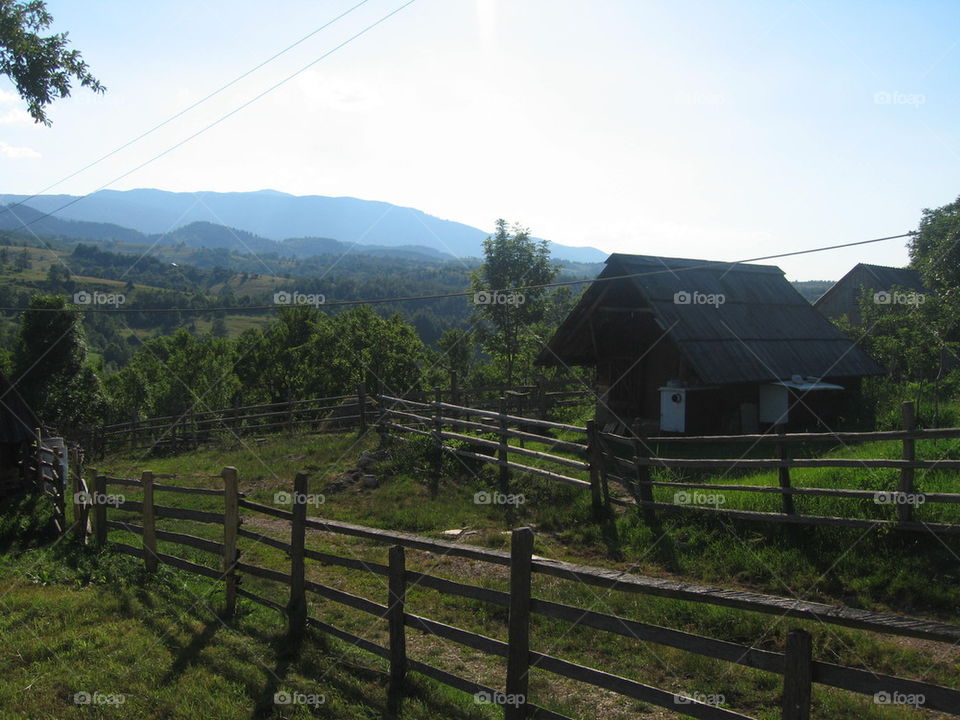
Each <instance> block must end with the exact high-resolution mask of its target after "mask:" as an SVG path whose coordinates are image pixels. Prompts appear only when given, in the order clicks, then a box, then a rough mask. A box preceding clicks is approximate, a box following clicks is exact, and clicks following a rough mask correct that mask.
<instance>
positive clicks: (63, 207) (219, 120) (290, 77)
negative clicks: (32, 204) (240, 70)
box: [0, 0, 416, 240]
mask: <svg viewBox="0 0 960 720" xmlns="http://www.w3.org/2000/svg"><path fill="white" fill-rule="evenodd" d="M415 2H416V0H407V2H405V3H404V4H403V5H400V6H399V7H397V8H395V9H393V10H391V11H390V12H388V13H387V14H386V15H384V16H382V17H381V18H380V19H378V20H376V21H374V22H372V23H370V24H369V25H367V26H366V27H365V28H363V30H361V31H359V32H358V33H356V34H354V35H351V36H350V37H349V38H347V39H346V40H344V41H343V42H341V43H340V44H339V45H336V46H335V47H334V48H332V49H331V50H328V51H327V52H325V53H323V54H322V55H320V56H319V57H318V58H316V59H314V60H311V61H310V62H309V63H307V64H306V65H304V66H303V67H301V68H300V69H299V70H297V71H296V72H293V73H291V74H290V75H287V76H286V77H285V78H283V79H282V80H280V81H278V82H276V83H274V84H273V85H271V86H270V87H268V88H267V89H266V90H264V91H263V92H261V93H259V94H257V95H255V96H254V97H252V98H251V99H250V100H247V101H246V102H244V103H242V104H241V105H239V106H237V107H235V108H234V109H233V110H231V111H230V112H228V113H226V114H225V115H221V116H220V117H219V118H217V119H216V120H214V121H213V122H212V123H210V124H209V125H205V126H204V127H202V128H201V129H200V130H197V131H196V132H194V133H193V134H191V135H188V136H187V137H185V138H184V139H183V140H181V141H179V142H178V143H176V144H174V145H171V146H170V147H168V148H167V149H166V150H163V151H162V152H159V153H157V154H156V155H154V156H153V157H152V158H150V159H149V160H145V161H144V162H142V163H140V164H139V165H137V166H136V167H134V168H132V169H130V170H127V171H126V172H125V173H123V174H122V175H118V176H117V177H115V178H113V179H112V180H109V181H108V182H106V183H104V184H103V185H101V186H100V187H98V188H97V189H96V190H93V191H91V192H89V193H87V194H86V195H80V196H78V197H75V198H73V199H72V200H70V201H69V202H66V203H64V204H63V205H61V206H60V207H58V208H56V209H54V210H51V211H50V212H47V213H43V214H42V215H39V216H38V217H35V218H34V219H33V220H31V221H30V222H26V223H21V224H20V227H17V228H13V229H11V230H7V231H6V232H5V233H4V234H3V235H0V240H3V239H6V238H8V237H10V236H11V234H13V233H15V232H19V231H21V230H23V229H24V228H27V227H29V226H30V225H33V224H34V223H37V222H40V221H41V220H45V219H46V218H48V217H51V216H52V215H55V214H56V213H58V212H60V211H61V210H66V209H67V208H68V207H70V206H71V205H75V204H76V203H78V202H80V201H81V200H83V199H85V198H87V197H89V196H90V195H92V194H93V193H96V192H99V191H100V190H103V189H105V188H107V187H109V186H110V185H112V184H114V183H115V182H119V181H120V180H123V179H124V178H125V177H127V176H128V175H132V174H133V173H135V172H137V171H138V170H141V169H143V168H144V167H146V166H147V165H150V164H151V163H153V162H156V161H157V160H159V159H160V158H162V157H164V156H165V155H168V154H169V153H171V152H173V151H174V150H176V149H177V148H180V147H182V146H184V145H186V144H187V143H188V142H190V141H191V140H193V139H195V138H197V137H199V136H200V135H202V134H203V133H205V132H207V131H208V130H210V129H212V128H214V127H216V126H217V125H219V124H220V123H222V122H223V121H224V120H226V119H227V118H230V117H232V116H233V115H236V114H237V113H238V112H240V111H241V110H244V109H246V108H247V107H249V106H250V105H252V104H253V103H255V102H256V101H257V100H259V99H260V98H262V97H264V96H265V95H268V94H269V93H271V92H273V91H274V90H276V89H277V88H279V87H280V86H282V85H284V84H286V83H288V82H290V81H291V80H293V79H294V78H295V77H297V76H298V75H301V74H302V73H304V72H306V71H307V70H309V69H310V68H312V67H313V66H314V65H316V64H317V63H319V62H321V61H322V60H325V59H326V58H328V57H330V56H331V55H332V54H333V53H335V52H337V51H338V50H340V49H341V48H343V47H346V46H347V45H349V44H350V43H352V42H353V41H354V40H356V39H357V38H359V37H360V36H361V35H365V34H366V33H368V32H369V31H370V30H373V28H375V27H377V26H378V25H380V24H381V23H383V22H385V21H386V20H388V19H390V18H391V17H393V16H394V15H396V14H397V13H398V12H400V11H401V10H403V9H405V8H407V7H409V6H410V5H413V3H415ZM251 72H252V71H251Z"/></svg>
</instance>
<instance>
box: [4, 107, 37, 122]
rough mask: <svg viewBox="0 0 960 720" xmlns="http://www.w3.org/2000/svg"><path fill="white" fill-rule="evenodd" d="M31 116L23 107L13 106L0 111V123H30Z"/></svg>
mask: <svg viewBox="0 0 960 720" xmlns="http://www.w3.org/2000/svg"><path fill="white" fill-rule="evenodd" d="M32 124H33V118H32V117H30V113H28V112H27V111H26V110H24V109H23V108H18V107H13V108H9V109H8V110H2V111H0V125H32Z"/></svg>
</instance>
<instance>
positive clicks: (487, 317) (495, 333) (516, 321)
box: [470, 219, 559, 384]
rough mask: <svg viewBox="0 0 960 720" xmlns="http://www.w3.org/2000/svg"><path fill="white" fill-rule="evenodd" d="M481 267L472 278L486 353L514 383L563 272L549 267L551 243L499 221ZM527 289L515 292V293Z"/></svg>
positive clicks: (552, 266)
mask: <svg viewBox="0 0 960 720" xmlns="http://www.w3.org/2000/svg"><path fill="white" fill-rule="evenodd" d="M483 255H484V262H483V264H482V265H481V266H480V267H479V268H478V269H477V270H475V271H474V272H473V273H471V276H470V281H471V288H472V290H473V293H474V296H473V302H474V313H475V315H476V318H477V320H478V321H479V323H478V328H477V329H478V335H479V338H480V340H481V342H482V343H483V345H484V347H485V348H486V350H487V352H489V353H490V354H491V355H493V356H494V357H495V358H500V359H501V360H502V361H503V363H504V374H505V380H506V382H507V383H508V384H513V381H514V374H515V373H514V371H515V368H516V363H517V359H518V357H519V356H520V355H521V353H523V352H524V350H525V349H527V350H529V349H530V348H529V346H531V344H532V343H533V342H535V335H534V333H533V331H532V327H533V326H534V325H536V324H538V323H540V322H541V321H542V320H543V319H544V315H545V312H546V303H545V302H544V298H545V296H546V289H545V288H536V287H534V288H529V287H526V286H531V285H534V286H535V285H543V284H546V283H550V282H552V281H553V279H554V278H555V277H556V276H557V272H558V271H559V268H558V267H557V266H556V265H552V264H551V263H550V250H549V249H548V248H547V241H546V240H540V241H536V240H533V239H531V237H530V232H529V230H527V229H526V228H522V227H520V226H519V225H514V226H513V227H512V228H510V230H508V229H507V222H506V220H503V219H500V220H497V231H496V233H495V234H494V235H492V236H491V237H488V238H487V239H486V240H484V241H483ZM517 287H526V289H524V290H521V291H518V292H512V291H511V288H517Z"/></svg>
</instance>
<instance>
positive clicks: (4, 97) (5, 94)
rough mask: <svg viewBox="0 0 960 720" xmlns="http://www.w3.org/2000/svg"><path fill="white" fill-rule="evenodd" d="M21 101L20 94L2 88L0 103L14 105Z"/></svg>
mask: <svg viewBox="0 0 960 720" xmlns="http://www.w3.org/2000/svg"><path fill="white" fill-rule="evenodd" d="M18 102H20V96H19V95H17V94H16V93H15V92H12V91H10V90H4V89H3V88H0V105H13V104H15V103H18Z"/></svg>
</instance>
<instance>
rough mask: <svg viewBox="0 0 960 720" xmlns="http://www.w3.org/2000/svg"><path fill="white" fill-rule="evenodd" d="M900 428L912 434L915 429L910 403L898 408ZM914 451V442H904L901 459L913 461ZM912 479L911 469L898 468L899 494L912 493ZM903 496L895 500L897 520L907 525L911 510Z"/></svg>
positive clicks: (915, 422) (914, 410)
mask: <svg viewBox="0 0 960 720" xmlns="http://www.w3.org/2000/svg"><path fill="white" fill-rule="evenodd" d="M900 427H901V428H903V429H904V430H906V431H907V432H912V431H914V430H916V429H917V418H916V408H915V407H914V404H913V403H912V402H905V403H903V405H901V406H900ZM916 449H917V441H916V440H912V439H911V440H904V441H903V459H904V460H910V461H913V460H915V459H916ZM913 477H914V469H913V468H907V467H905V468H900V487H899V488H897V489H898V491H899V492H900V493H902V494H903V495H910V494H912V493H913ZM903 495H901V496H898V498H897V499H898V500H899V501H900V502H898V503H897V518H898V519H899V520H900V522H902V523H908V522H910V521H911V520H913V508H912V507H911V505H910V504H909V503H907V502H904V501H905V500H907V498H906V497H903Z"/></svg>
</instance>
